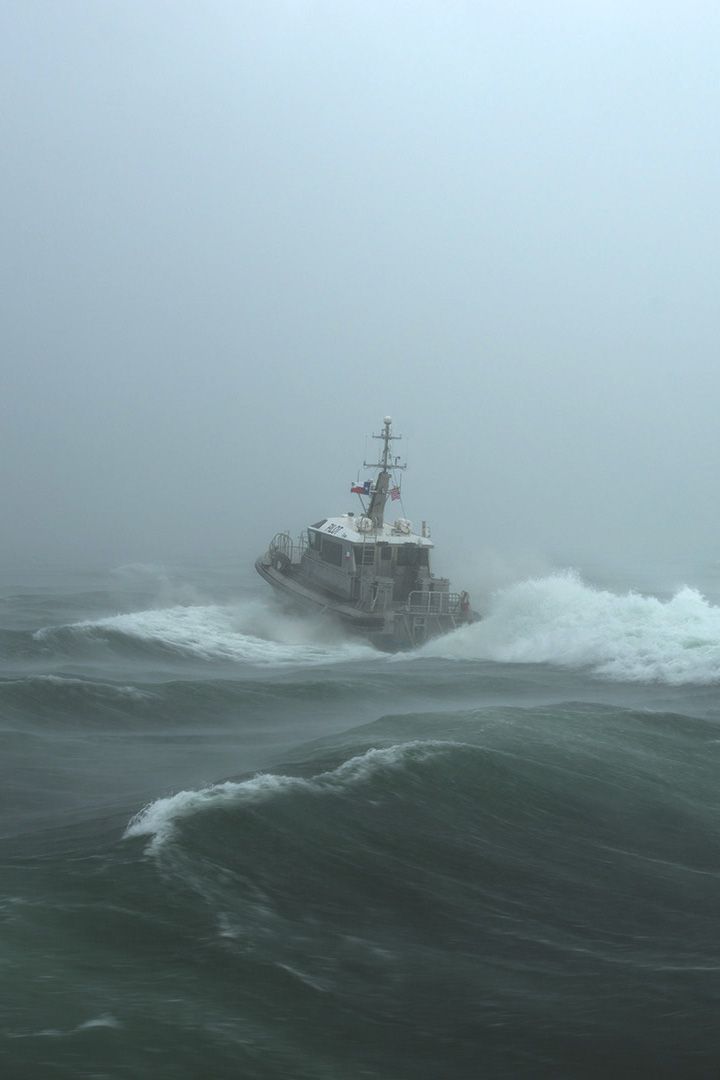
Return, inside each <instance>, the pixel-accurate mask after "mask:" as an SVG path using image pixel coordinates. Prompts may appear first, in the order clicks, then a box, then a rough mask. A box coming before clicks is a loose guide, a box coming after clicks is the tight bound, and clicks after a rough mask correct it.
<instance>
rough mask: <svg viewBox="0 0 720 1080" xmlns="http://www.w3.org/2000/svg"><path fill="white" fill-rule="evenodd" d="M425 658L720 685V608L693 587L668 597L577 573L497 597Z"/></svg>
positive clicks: (621, 678)
mask: <svg viewBox="0 0 720 1080" xmlns="http://www.w3.org/2000/svg"><path fill="white" fill-rule="evenodd" d="M421 655H425V656H427V655H432V656H440V657H444V658H449V659H476V660H492V661H496V662H499V663H518V664H519V663H524V664H540V663H552V664H557V665H561V666H566V667H577V668H580V667H586V668H589V669H590V670H591V671H593V672H594V673H595V674H597V675H603V676H606V677H608V678H611V679H616V680H618V681H647V682H653V681H655V682H662V683H667V684H672V685H681V684H686V683H696V684H702V683H714V682H720V608H719V607H715V606H714V605H712V604H710V603H709V602H708V601H707V600H706V599H705V597H703V596H702V594H701V593H700V592H698V591H697V590H696V589H692V588H687V587H686V588H683V589H680V590H679V591H678V592H677V593H676V594H675V595H674V596H673V597H672V598H671V599H669V600H660V599H658V598H657V597H653V596H643V595H640V594H639V593H634V592H629V593H626V594H623V595H620V594H617V593H612V592H609V591H606V590H603V589H596V588H592V587H591V586H589V585H586V584H585V583H584V582H583V581H582V580H581V579H580V577H579V576H578V575H577V574H575V573H565V574H555V575H551V576H549V577H544V578H538V579H533V580H528V581H523V582H520V583H518V584H517V585H514V586H512V587H511V588H508V589H504V590H502V591H500V592H498V593H496V594H495V596H494V597H493V599H492V602H491V604H490V608H489V611H488V612H487V614H486V616H485V618H484V619H483V620H482V621H481V622H478V623H475V624H474V625H472V626H468V627H465V628H463V629H462V630H459V631H458V632H456V633H455V634H452V635H450V636H449V637H446V638H440V639H437V640H435V641H433V642H431V643H429V645H427V646H426V647H425V648H424V649H423V650H421Z"/></svg>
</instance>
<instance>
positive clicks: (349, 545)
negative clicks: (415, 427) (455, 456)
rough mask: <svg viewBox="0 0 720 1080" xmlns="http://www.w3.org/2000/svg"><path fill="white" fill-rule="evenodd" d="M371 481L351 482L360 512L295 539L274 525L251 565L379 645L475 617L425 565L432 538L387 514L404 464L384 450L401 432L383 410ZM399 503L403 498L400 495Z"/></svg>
mask: <svg viewBox="0 0 720 1080" xmlns="http://www.w3.org/2000/svg"><path fill="white" fill-rule="evenodd" d="M373 438H375V439H379V440H381V441H382V444H383V445H382V452H381V454H380V455H379V460H378V461H375V462H364V463H363V465H364V467H365V468H366V469H373V470H377V476H376V479H375V480H374V481H372V480H368V481H365V483H364V484H360V483H358V484H354V485H351V492H355V493H356V494H357V495H358V496H359V498H360V505H361V508H362V509H361V512H360V513H357V514H356V513H353V512H348V513H345V514H340V515H338V516H337V517H329V518H322V519H321V520H320V521H316V522H315V523H314V524H313V525H310V526H308V528H307V529H306V530H304V532H303V533H301V535H300V536H299V537H298V538H297V539H296V540H293V538H292V537H291V536H290V534H289V533H286V532H281V533H276V535H275V536H274V537H273V539H272V540H271V541H270V545H269V547H268V550H267V552H266V553H265V554H264V555H263V556H261V557H260V558H259V559H258V560H257V561H256V563H255V568H256V570H257V571H258V573H259V574H260V576H261V577H263V578H264V579H265V580H266V581H267V582H269V584H271V585H272V586H273V587H274V588H275V589H276V590H277V591H278V592H279V593H280V594H281V595H282V596H283V597H285V598H286V599H288V600H290V601H291V602H292V603H293V605H294V606H295V607H300V608H302V609H304V610H309V611H316V612H322V613H327V614H331V615H333V616H335V617H336V618H338V619H340V620H342V621H343V623H345V625H346V626H348V627H349V628H351V629H353V630H355V631H357V632H359V633H361V634H362V635H363V636H365V637H367V638H368V639H369V640H370V641H372V642H373V643H374V644H375V645H377V646H378V647H379V648H382V649H388V650H397V649H403V648H412V647H413V646H416V645H419V644H422V642H424V641H426V640H427V639H428V638H430V637H435V636H436V635H438V634H444V633H447V632H448V631H449V630H453V629H455V628H456V627H458V626H460V625H462V624H463V623H466V622H471V621H473V618H474V616H473V614H472V612H471V609H470V602H469V598H468V595H467V593H465V592H462V593H456V592H451V591H450V582H449V581H448V579H447V578H440V577H435V575H434V574H432V573H431V570H430V561H431V553H432V550H433V542H432V540H431V538H430V530H429V529H428V527H427V525H426V523H425V522H423V523H422V527H421V529H420V532H419V533H416V532H414V531H413V528H412V525H411V523H410V522H409V521H408V520H407V518H405V517H399V518H396V519H395V520H394V521H393V522H392V523H390V522H387V521H386V520H385V510H386V506H387V502H388V499H390V501H391V503H392V502H395V501H397V500H400V487H399V484H398V483H397V482H396V480H395V479H394V477H395V476H396V475H397V474H398V473H400V472H401V471H402V470H404V469H405V467H406V466H405V465H404V464H401V463H400V459H399V457H393V456H392V454H391V452H390V446H391V443H392V442H393V441H394V440H395V439H399V438H401V436H399V435H393V434H392V419H391V418H390V417H389V416H386V417H385V418H384V421H383V429H382V432H381V434H380V435H374V436H373ZM401 505H402V503H401Z"/></svg>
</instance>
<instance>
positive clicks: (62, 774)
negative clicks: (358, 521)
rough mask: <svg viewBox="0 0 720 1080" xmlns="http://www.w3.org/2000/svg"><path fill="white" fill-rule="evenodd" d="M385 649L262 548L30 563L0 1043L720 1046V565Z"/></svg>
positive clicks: (525, 609) (11, 741) (562, 1048)
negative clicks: (292, 588) (318, 609)
mask: <svg viewBox="0 0 720 1080" xmlns="http://www.w3.org/2000/svg"><path fill="white" fill-rule="evenodd" d="M686 581H687V583H686V584H683V583H682V581H679V582H678V583H677V587H673V588H668V589H664V590H663V589H656V590H655V591H653V590H652V589H648V588H645V587H643V586H642V583H640V586H636V588H635V590H633V589H632V585H633V581H632V580H631V579H628V580H619V579H618V580H612V579H611V578H610V577H606V579H605V580H603V581H600V580H599V578H595V579H592V577H588V576H587V575H585V576H580V575H579V574H577V573H573V572H558V573H551V574H547V575H546V576H541V577H537V578H535V579H530V580H519V581H516V582H515V583H514V584H508V585H506V586H504V587H503V588H501V589H499V590H498V591H496V592H495V593H494V594H493V595H492V596H490V597H489V598H488V600H487V601H486V602H485V603H483V605H482V606H483V612H484V615H485V618H484V620H483V621H482V622H481V623H478V624H476V625H473V626H470V627H466V628H464V629H462V630H460V631H458V632H456V633H455V634H454V635H451V636H448V637H445V638H442V639H439V640H436V641H434V642H432V643H431V644H430V645H429V646H427V647H425V648H423V649H420V650H418V651H416V652H414V653H408V654H404V655H398V656H388V655H382V654H378V653H376V652H374V651H373V650H372V649H371V648H370V647H369V646H367V645H364V644H363V643H362V642H360V641H353V640H347V639H344V638H343V637H342V636H341V635H340V634H339V632H338V631H336V630H335V629H334V628H332V627H330V626H328V625H326V624H318V623H315V622H307V621H305V620H303V619H300V618H296V617H293V616H289V615H286V614H283V613H282V612H281V611H279V610H278V609H277V608H275V607H274V606H273V603H272V600H271V597H270V596H269V594H268V593H267V591H266V587H265V586H264V585H263V583H262V582H261V581H259V579H258V581H257V582H254V581H252V580H251V579H250V577H249V576H248V574H247V571H246V570H242V573H241V572H240V570H239V567H238V566H237V565H236V566H230V565H226V566H223V567H221V568H218V567H215V568H213V569H208V568H198V567H194V568H187V567H185V568H179V567H173V568H170V569H168V568H160V567H152V566H128V567H122V568H119V569H115V570H113V571H111V572H110V571H108V572H104V571H103V572H95V571H93V572H90V571H86V572H76V573H69V572H67V571H66V570H63V571H62V572H61V571H60V570H57V571H51V570H48V569H37V568H36V569H35V570H32V571H25V572H21V571H14V572H11V571H6V572H5V573H4V574H3V576H2V578H1V579H0V628H1V629H0V657H1V664H2V667H1V669H0V673H1V679H0V739H1V746H2V755H1V758H0V769H1V770H2V786H1V787H0V799H1V805H2V816H1V818H0V865H1V867H2V875H1V877H0V978H1V979H2V995H1V997H0V1076H2V1077H3V1078H5V1080H115V1078H118V1080H119V1078H128V1080H145V1078H148V1080H150V1078H152V1080H195V1078H197V1080H201V1078H210V1080H256V1078H257V1080H361V1078H366V1080H454V1078H458V1080H459V1078H463V1080H464V1078H468V1080H475V1078H484V1077H487V1078H495V1077H508V1078H517V1077H528V1078H536V1077H541V1078H544V1077H548V1078H554V1080H555V1078H557V1080H560V1078H576V1077H578V1078H583V1077H598V1078H600V1077H602V1078H605V1077H621V1078H622V1077H652V1078H659V1077H674V1078H675V1077H679V1078H695V1077H698V1078H700V1077H717V1076H718V1075H720V606H719V605H720V568H718V567H716V568H714V570H713V568H710V569H708V568H704V570H703V574H702V575H700V574H696V575H692V574H689V575H687V579H686Z"/></svg>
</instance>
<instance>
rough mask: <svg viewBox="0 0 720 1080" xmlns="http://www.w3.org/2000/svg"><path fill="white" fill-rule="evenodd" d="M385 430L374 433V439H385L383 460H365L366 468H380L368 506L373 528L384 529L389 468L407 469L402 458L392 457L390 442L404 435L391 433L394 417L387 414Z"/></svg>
mask: <svg viewBox="0 0 720 1080" xmlns="http://www.w3.org/2000/svg"><path fill="white" fill-rule="evenodd" d="M383 424H384V427H383V430H382V433H381V434H380V435H373V439H382V440H383V450H382V461H364V462H363V465H364V467H365V468H366V469H380V473H379V474H378V478H377V481H376V482H375V488H374V490H373V493H372V497H371V499H370V506H369V508H368V517H369V518H370V520H371V521H372V523H373V528H375V529H382V527H383V515H384V513H385V503H386V502H387V497H388V489H389V485H390V473H389V472H388V468H391V469H405V468H407V466H406V465H400V464H399V461H400V458H395V460H394V461H392V460H391V458H390V443H391V442H392V441H393V439H402V435H391V434H390V429H391V426H392V417H391V416H386V417H384V419H383Z"/></svg>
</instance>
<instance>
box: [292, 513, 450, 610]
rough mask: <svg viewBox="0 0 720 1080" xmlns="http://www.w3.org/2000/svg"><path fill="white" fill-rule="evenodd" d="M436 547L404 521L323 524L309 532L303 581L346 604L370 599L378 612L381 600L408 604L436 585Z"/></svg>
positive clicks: (344, 519) (348, 517)
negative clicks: (433, 555) (433, 551)
mask: <svg viewBox="0 0 720 1080" xmlns="http://www.w3.org/2000/svg"><path fill="white" fill-rule="evenodd" d="M432 546H433V544H432V541H431V540H430V538H429V537H428V536H426V535H425V536H423V535H418V534H416V533H413V532H412V528H411V525H410V522H409V521H407V520H405V519H404V518H400V519H398V520H397V521H396V522H394V524H385V523H383V525H381V526H379V527H374V526H373V523H372V522H371V521H370V520H369V519H368V518H367V517H365V516H358V517H356V516H355V515H354V514H343V515H342V516H340V517H334V518H324V519H323V520H322V521H317V522H315V524H314V525H311V526H310V527H309V528H308V530H307V545H306V547H305V549H304V551H303V555H302V570H303V577H306V578H307V579H309V580H312V581H313V582H314V583H315V585H316V586H317V587H320V588H323V589H324V590H326V591H327V592H329V593H332V594H333V595H334V596H337V597H340V598H342V599H345V600H351V601H356V600H360V601H363V600H366V599H368V597H369V598H370V599H371V600H373V601H374V603H373V607H376V606H377V604H378V603H379V602H380V601H381V600H383V601H385V602H387V601H405V600H407V599H408V597H409V595H410V593H411V592H414V591H416V590H418V589H427V588H429V587H430V585H431V581H435V580H436V579H431V575H430V549H431V548H432ZM437 583H438V584H440V582H439V581H438V582H437ZM382 606H384V603H383V604H382Z"/></svg>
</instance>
